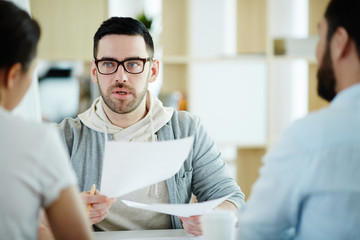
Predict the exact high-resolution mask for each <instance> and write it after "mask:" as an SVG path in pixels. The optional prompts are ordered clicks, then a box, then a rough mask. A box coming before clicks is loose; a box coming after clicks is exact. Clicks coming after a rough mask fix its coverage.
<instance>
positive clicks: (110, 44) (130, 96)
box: [91, 34, 153, 114]
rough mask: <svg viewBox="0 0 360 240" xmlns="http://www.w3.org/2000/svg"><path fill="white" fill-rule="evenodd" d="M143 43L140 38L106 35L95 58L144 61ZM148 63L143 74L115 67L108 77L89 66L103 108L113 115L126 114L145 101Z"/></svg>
mask: <svg viewBox="0 0 360 240" xmlns="http://www.w3.org/2000/svg"><path fill="white" fill-rule="evenodd" d="M148 57H149V56H148V52H147V50H146V45H145V41H144V39H143V38H142V37H141V36H128V35H115V34H112V35H106V36H104V37H103V38H102V39H101V40H100V41H99V45H98V53H97V56H96V58H97V59H98V60H101V59H115V60H117V61H124V60H126V59H128V58H148ZM151 66H152V62H151V61H150V62H146V63H145V66H144V71H143V72H142V73H139V74H131V73H128V72H126V71H125V70H124V68H123V66H121V65H120V66H119V68H118V70H117V71H116V72H114V73H113V74H110V75H102V74H101V73H99V72H98V70H97V69H96V66H95V63H94V62H92V64H91V77H92V80H93V81H94V82H95V83H98V85H99V90H100V94H101V96H102V98H103V100H104V103H105V104H106V106H107V107H108V108H109V109H110V110H111V111H113V112H115V113H119V114H126V113H130V112H133V111H134V110H136V109H137V108H138V107H139V105H140V104H141V103H142V102H143V101H145V96H146V92H147V89H148V84H149V81H153V80H150V78H151V75H152V71H151V70H152V68H151Z"/></svg>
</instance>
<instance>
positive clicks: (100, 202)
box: [80, 190, 115, 224]
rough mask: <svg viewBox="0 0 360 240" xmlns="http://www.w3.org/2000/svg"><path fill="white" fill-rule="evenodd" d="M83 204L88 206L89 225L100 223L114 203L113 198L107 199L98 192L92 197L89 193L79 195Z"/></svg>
mask: <svg viewBox="0 0 360 240" xmlns="http://www.w3.org/2000/svg"><path fill="white" fill-rule="evenodd" d="M80 195H81V198H82V200H83V202H84V203H85V204H86V208H87V206H88V204H90V206H91V207H90V211H89V216H88V217H89V220H90V222H91V224H95V223H98V222H101V221H102V220H103V219H104V218H105V217H106V215H107V214H108V213H109V209H110V207H111V206H112V205H113V204H114V203H115V198H108V197H107V196H105V195H101V194H100V192H99V191H98V190H96V191H95V194H94V195H91V194H90V192H89V191H88V192H82V193H80Z"/></svg>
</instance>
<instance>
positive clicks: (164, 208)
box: [121, 193, 233, 217]
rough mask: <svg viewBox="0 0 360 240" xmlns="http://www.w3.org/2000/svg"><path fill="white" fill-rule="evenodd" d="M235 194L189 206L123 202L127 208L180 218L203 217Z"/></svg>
mask: <svg viewBox="0 0 360 240" xmlns="http://www.w3.org/2000/svg"><path fill="white" fill-rule="evenodd" d="M231 195H233V193H231V194H229V195H226V196H224V197H222V198H218V199H214V200H210V201H206V202H200V203H189V204H150V205H149V204H144V203H138V202H133V201H128V200H121V201H123V202H124V203H125V204H126V205H127V206H129V207H134V208H140V209H145V210H149V211H154V212H160V213H166V214H170V215H174V216H179V217H190V216H196V215H202V214H204V213H205V212H208V211H211V210H212V209H214V208H215V207H216V206H217V205H219V204H220V203H222V202H223V201H225V200H226V199H228V198H229V197H230V196H231Z"/></svg>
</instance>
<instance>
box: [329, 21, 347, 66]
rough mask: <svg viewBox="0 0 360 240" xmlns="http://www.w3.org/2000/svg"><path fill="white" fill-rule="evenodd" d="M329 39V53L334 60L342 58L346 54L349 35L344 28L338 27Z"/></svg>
mask: <svg viewBox="0 0 360 240" xmlns="http://www.w3.org/2000/svg"><path fill="white" fill-rule="evenodd" d="M331 40H332V41H331V55H332V57H333V59H334V60H337V59H340V58H343V57H344V56H346V55H347V54H348V51H349V46H350V37H349V34H348V32H347V31H346V30H345V28H343V27H338V29H337V30H336V32H335V33H334V35H333V37H332V39H331Z"/></svg>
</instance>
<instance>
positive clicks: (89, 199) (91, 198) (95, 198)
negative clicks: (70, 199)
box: [80, 192, 109, 204]
mask: <svg viewBox="0 0 360 240" xmlns="http://www.w3.org/2000/svg"><path fill="white" fill-rule="evenodd" d="M80 196H81V198H82V200H83V202H84V203H85V204H93V203H102V202H106V201H107V200H108V199H109V198H108V197H107V196H105V195H101V194H97V195H91V194H90V193H89V192H82V193H80Z"/></svg>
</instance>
